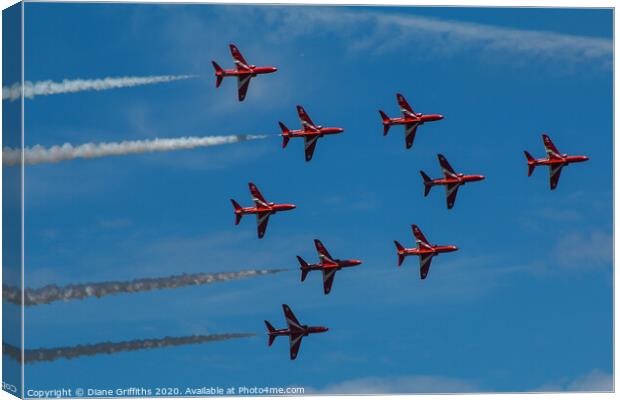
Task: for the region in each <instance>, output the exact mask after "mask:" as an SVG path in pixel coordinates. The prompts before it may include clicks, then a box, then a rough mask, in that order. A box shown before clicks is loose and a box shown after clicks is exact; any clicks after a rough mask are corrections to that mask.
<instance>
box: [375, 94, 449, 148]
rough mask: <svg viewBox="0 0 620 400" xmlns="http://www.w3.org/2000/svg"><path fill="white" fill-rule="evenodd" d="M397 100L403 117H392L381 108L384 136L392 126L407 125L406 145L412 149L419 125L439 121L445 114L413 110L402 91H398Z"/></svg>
mask: <svg viewBox="0 0 620 400" xmlns="http://www.w3.org/2000/svg"><path fill="white" fill-rule="evenodd" d="M396 100H397V101H398V105H399V106H400V111H401V112H402V113H403V116H402V118H390V117H388V116H387V115H386V114H385V113H384V112H383V111H381V110H379V114H381V119H382V120H383V136H385V135H387V134H388V131H389V130H390V126H392V125H405V147H406V148H408V149H410V148H411V146H413V140H414V139H415V133H416V130H417V129H418V126H420V125H423V124H424V123H425V122H432V121H439V120H440V119H443V115H441V114H422V113H415V112H413V109H412V108H411V106H410V105H409V103H407V100H405V98H404V97H403V95H402V94H400V93H396Z"/></svg>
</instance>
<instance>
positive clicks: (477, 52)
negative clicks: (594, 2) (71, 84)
mask: <svg viewBox="0 0 620 400" xmlns="http://www.w3.org/2000/svg"><path fill="white" fill-rule="evenodd" d="M26 20H27V21H28V22H27V25H26V49H25V57H26V63H27V65H26V79H27V80H31V81H37V80H47V79H52V80H62V79H65V78H68V79H71V78H84V79H86V78H102V77H107V76H123V75H137V76H146V75H163V74H198V75H200V78H199V79H196V80H191V81H180V82H173V83H170V84H162V85H153V86H145V87H138V88H130V89H119V90H113V91H107V92H84V93H78V94H68V95H55V96H47V97H36V98H35V99H34V100H29V101H27V102H26V143H27V145H34V144H42V145H53V144H60V143H64V142H71V143H74V144H79V143H84V142H91V141H118V140H123V139H143V138H154V137H157V136H159V137H178V136H185V135H228V134H241V133H248V134H263V133H264V134H273V138H269V139H266V140H264V141H255V142H246V143H241V144H238V145H230V146H221V147H217V148H215V147H214V148H209V149H198V150H192V151H179V152H173V153H165V154H148V155H140V156H128V157H117V158H102V159H97V160H77V161H70V162H65V163H60V164H52V165H36V166H28V167H27V168H26V221H25V235H26V241H27V242H26V243H27V246H26V265H27V267H26V268H27V270H26V284H27V286H31V287H38V286H42V285H45V284H50V283H56V284H68V283H80V282H86V281H100V280H122V279H132V278H140V277H151V276H152V277H158V276H166V275H172V274H177V273H183V272H188V273H190V272H200V271H206V272H219V271H236V270H242V269H247V268H292V269H293V271H291V272H286V273H282V274H278V275H275V276H268V277H261V278H256V279H251V280H245V281H239V282H229V283H222V284H217V285H210V286H203V287H194V288H187V289H178V290H169V291H160V292H156V293H155V292H153V293H146V294H135V295H127V296H116V297H109V298H104V299H90V300H85V301H76V302H70V303H64V304H53V305H49V306H40V307H33V308H28V309H27V310H26V322H25V323H26V330H27V331H26V346H27V347H28V348H36V347H55V346H65V345H75V344H82V343H96V342H101V341H108V340H109V341H120V340H127V339H137V338H148V337H163V336H166V335H188V334H202V333H206V332H212V333H219V332H222V333H223V332H256V333H258V334H259V335H258V336H257V337H255V338H251V339H241V340H237V341H230V342H224V343H214V344H205V345H198V346H186V347H177V348H167V349H163V350H155V351H143V352H136V353H125V354H117V355H113V356H97V357H88V358H81V359H75V360H61V361H57V362H54V363H42V364H33V365H29V366H27V368H26V386H27V387H29V388H39V389H41V388H55V387H59V386H82V387H98V388H116V387H123V386H129V385H131V386H148V387H155V386H158V385H174V386H181V387H185V386H202V385H220V386H228V385H233V386H237V385H272V386H286V385H296V386H297V385H300V386H305V387H306V388H307V390H308V391H309V390H311V389H312V390H317V391H324V392H327V393H333V392H337V391H345V392H350V391H351V390H359V391H363V392H371V393H377V392H390V391H392V392H420V391H448V392H449V391H531V390H538V389H549V390H579V389H582V388H584V387H592V386H594V387H598V388H601V387H602V388H609V382H610V381H611V374H612V280H611V276H612V239H611V238H612V219H611V217H612V162H613V158H612V157H613V156H612V85H611V82H612V70H611V56H612V54H611V48H612V47H611V46H612V45H611V40H612V13H611V11H609V10H570V9H562V10H553V9H462V8H434V9H433V8H378V7H377V8H335V7H332V8H319V7H296V8H293V7H288V8H287V7H275V6H273V7H229V6H218V7H215V6H202V5H186V6H181V5H174V6H160V5H118V4H88V5H80V4H40V3H29V4H26ZM228 43H235V44H237V46H238V47H239V48H240V49H241V51H242V52H243V53H244V55H245V57H246V58H247V59H248V61H249V62H251V63H253V64H257V65H275V66H277V67H278V68H279V70H278V72H277V73H276V74H273V75H269V76H263V77H259V78H257V79H255V80H253V81H252V84H251V87H250V90H249V94H248V96H247V99H246V101H245V102H243V103H238V102H237V101H236V93H235V91H236V83H235V82H233V81H231V80H226V81H225V82H224V83H223V85H222V87H220V88H219V89H217V90H216V89H215V84H214V78H213V76H212V68H211V65H210V61H211V60H212V59H214V60H217V61H218V62H219V63H220V64H221V65H222V66H227V67H229V66H230V65H232V63H231V60H230V56H229V54H228V47H227V45H228ZM396 92H402V93H403V94H404V95H405V96H406V97H407V99H408V100H409V102H410V103H411V105H412V106H413V107H414V109H415V110H416V111H418V112H425V113H441V114H443V115H445V116H446V118H445V119H444V120H442V121H440V122H436V123H432V124H427V125H425V126H423V127H422V128H420V129H419V130H418V135H417V138H416V143H415V145H414V148H413V149H412V150H410V151H406V150H405V149H404V139H403V133H402V128H399V127H395V128H392V130H391V132H390V134H389V136H388V137H386V138H384V137H383V136H382V134H381V133H382V132H381V125H380V119H379V116H378V113H377V109H383V110H385V111H387V112H388V114H390V115H392V116H396V114H397V111H398V107H397V105H396V104H395V99H394V93H396ZM296 104H302V105H304V107H305V108H306V110H307V111H308V113H309V114H310V115H311V117H312V118H313V119H314V121H315V122H316V123H320V124H323V125H327V126H342V127H344V128H345V129H346V131H345V132H344V133H343V134H342V135H340V136H336V137H330V138H326V139H322V140H320V142H319V144H318V146H317V150H316V153H315V157H314V159H313V161H312V162H311V163H305V162H304V158H303V150H302V144H301V143H300V142H299V141H292V142H291V143H290V144H289V146H288V148H287V149H285V150H282V149H281V148H280V141H279V139H278V138H277V136H275V134H277V133H278V126H277V121H278V120H281V121H283V122H284V123H285V124H287V125H288V126H289V127H296V126H297V125H298V121H297V116H296V113H295V105H296ZM542 132H547V133H548V134H549V135H550V136H551V137H552V138H553V139H554V141H555V142H556V145H557V146H558V147H559V148H560V150H561V151H563V152H566V153H571V154H585V155H588V156H589V157H590V161H589V162H587V163H584V164H580V165H577V166H574V167H573V166H571V167H568V168H566V169H565V171H564V172H563V176H562V179H561V181H560V184H559V187H558V189H557V190H556V191H555V192H550V191H549V189H548V173H547V171H546V170H545V169H543V168H540V169H538V170H537V171H536V172H535V174H534V176H532V177H530V178H528V177H527V168H526V164H525V159H524V157H523V153H522V151H523V150H524V149H528V150H529V151H530V152H531V153H532V154H534V155H535V156H538V157H540V156H542V155H543V154H544V153H543V147H542V141H541V138H540V134H541V133H542ZM439 152H441V153H443V154H445V155H446V157H447V158H448V159H449V160H450V162H451V163H452V165H453V166H454V167H455V168H456V169H457V170H459V171H462V172H466V173H481V174H484V175H486V176H487V179H486V180H485V181H483V182H480V183H475V184H471V185H467V186H466V187H464V188H462V189H461V190H460V193H459V198H458V200H457V203H456V205H455V208H454V209H453V210H450V211H448V210H446V209H445V199H444V193H443V189H433V191H432V192H431V194H430V196H429V197H428V198H424V197H423V195H422V194H423V187H422V183H421V178H420V176H419V174H418V171H419V170H420V169H423V170H425V171H426V172H427V173H429V174H430V175H431V176H433V177H436V176H439V174H440V169H439V166H438V165H437V161H436V154H437V153H439ZM248 181H253V182H255V183H256V184H257V185H258V186H259V187H260V188H261V190H262V191H263V193H264V195H265V196H266V197H267V198H268V199H269V200H271V201H281V202H293V203H295V204H297V206H298V208H297V209H296V210H294V211H292V212H289V213H286V214H281V215H276V216H275V217H274V218H272V220H271V223H270V226H269V230H268V232H267V235H266V237H265V239H264V240H260V241H259V240H258V239H257V238H256V233H255V230H256V227H255V223H254V221H252V220H251V219H250V218H247V220H246V219H244V221H243V222H242V224H241V225H240V226H237V227H235V226H234V225H233V220H234V218H233V215H232V208H231V206H230V203H229V198H231V197H233V198H236V199H237V200H238V201H240V202H241V203H242V204H244V205H246V204H249V194H248V193H247V182H248ZM412 223H416V224H418V225H419V226H420V227H421V228H422V229H423V231H424V232H425V234H426V235H427V237H428V238H429V240H430V241H431V242H433V243H439V244H455V245H457V246H458V247H459V249H460V250H459V251H458V252H456V253H452V254H446V255H442V256H440V257H438V258H436V259H435V260H434V262H433V266H432V268H431V271H430V274H429V277H428V279H427V280H425V281H420V280H419V272H418V265H417V261H416V260H415V259H408V260H407V261H406V262H405V264H404V266H403V267H402V268H400V269H397V267H396V255H395V252H394V248H393V244H392V240H394V239H398V240H399V241H401V242H402V243H403V244H406V245H408V246H412V245H413V244H414V241H413V238H412V237H411V231H410V225H411V224H412ZM314 238H320V239H321V240H322V241H323V242H324V243H325V245H326V246H327V247H328V249H329V250H330V251H331V253H332V254H333V255H334V256H336V257H344V258H359V259H362V260H363V261H364V264H363V265H362V266H360V267H359V268H357V269H351V270H346V271H341V272H339V273H338V275H337V277H336V280H335V283H334V288H333V290H332V293H331V294H330V295H329V296H324V295H323V293H322V290H321V283H320V276H319V275H318V274H311V276H310V277H309V279H307V280H306V282H304V283H303V284H301V283H300V282H299V272H298V271H297V270H294V269H296V268H297V265H296V260H295V255H301V256H303V257H304V258H306V259H308V260H312V259H315V257H316V255H315V252H314V249H313V244H312V239H314ZM282 303H288V304H289V305H290V306H291V307H292V308H293V310H294V311H295V312H296V313H297V315H298V317H299V318H300V319H301V320H302V321H303V322H306V323H310V324H317V325H325V326H329V327H330V331H329V332H328V333H325V334H322V335H315V336H313V337H310V338H307V340H304V343H303V346H302V350H301V353H300V357H299V359H298V360H297V361H295V362H291V361H289V359H288V350H287V344H286V343H285V342H286V341H285V340H282V339H278V340H277V341H276V343H275V345H274V347H273V348H268V347H267V346H266V337H264V336H263V329H264V327H263V324H262V321H263V319H268V320H270V321H271V322H272V323H274V325H276V326H281V325H283V323H284V320H283V316H282V315H281V308H280V304H282ZM588 385H591V386H588Z"/></svg>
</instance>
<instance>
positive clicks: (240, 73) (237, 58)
mask: <svg viewBox="0 0 620 400" xmlns="http://www.w3.org/2000/svg"><path fill="white" fill-rule="evenodd" d="M230 53H231V54H232V58H233V61H234V62H235V65H236V66H237V68H236V69H222V67H220V66H219V65H217V63H216V62H215V61H211V63H212V64H213V68H215V87H216V88H218V87H220V84H221V83H222V80H223V79H224V78H225V77H227V76H236V77H237V81H238V82H237V83H238V85H237V87H238V91H239V101H243V99H245V94H246V93H247V92H248V87H249V86H250V79H252V78H254V77H256V75H263V74H271V73H272V72H276V71H277V70H278V69H277V68H276V67H257V66H256V65H250V64H249V63H248V62H247V61H245V58H243V56H242V55H241V52H240V51H239V49H238V48H237V46H235V45H234V44H231V45H230Z"/></svg>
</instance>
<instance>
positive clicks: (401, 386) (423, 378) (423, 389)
mask: <svg viewBox="0 0 620 400" xmlns="http://www.w3.org/2000/svg"><path fill="white" fill-rule="evenodd" d="M477 390H478V389H477V387H476V385H474V384H472V383H471V382H468V381H466V380H463V379H457V378H446V377H441V376H430V375H413V376H403V377H396V378H376V377H367V378H360V379H351V380H348V381H344V382H340V383H336V384H332V385H328V386H326V387H324V388H322V389H319V390H316V389H308V390H307V393H320V394H383V393H401V394H406V393H466V392H474V391H477Z"/></svg>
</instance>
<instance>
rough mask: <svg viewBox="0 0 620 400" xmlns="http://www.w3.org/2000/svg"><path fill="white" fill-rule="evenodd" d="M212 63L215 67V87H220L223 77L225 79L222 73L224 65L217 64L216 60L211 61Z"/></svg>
mask: <svg viewBox="0 0 620 400" xmlns="http://www.w3.org/2000/svg"><path fill="white" fill-rule="evenodd" d="M211 64H213V68H214V69H215V87H216V88H218V87H220V84H221V83H222V79H224V76H223V75H222V74H223V72H224V70H223V69H222V67H220V66H219V65H217V63H216V62H215V61H211Z"/></svg>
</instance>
